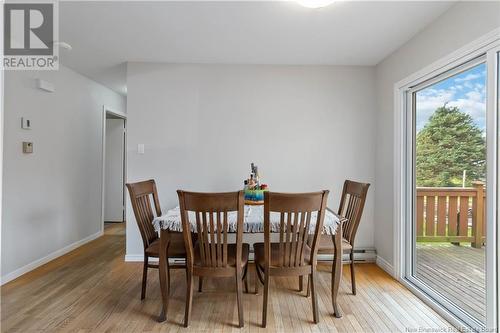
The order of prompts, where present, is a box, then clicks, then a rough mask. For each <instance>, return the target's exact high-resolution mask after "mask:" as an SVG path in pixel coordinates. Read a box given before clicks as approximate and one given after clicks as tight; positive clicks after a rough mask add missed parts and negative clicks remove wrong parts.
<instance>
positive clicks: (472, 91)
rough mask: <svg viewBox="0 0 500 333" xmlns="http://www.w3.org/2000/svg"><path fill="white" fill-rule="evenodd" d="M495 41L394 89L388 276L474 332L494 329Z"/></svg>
mask: <svg viewBox="0 0 500 333" xmlns="http://www.w3.org/2000/svg"><path fill="white" fill-rule="evenodd" d="M499 44H500V41H499V40H496V41H493V42H490V43H485V46H483V47H479V48H478V47H477V46H475V47H474V46H471V48H468V47H465V48H464V49H463V50H459V51H457V53H456V54H454V55H451V56H450V57H449V58H445V59H443V60H442V61H441V62H440V64H437V65H436V66H435V67H434V65H432V66H430V67H429V68H426V69H425V71H422V72H419V73H417V74H415V75H414V76H412V77H409V78H408V79H405V80H404V81H402V82H400V83H397V84H396V89H397V91H396V94H397V95H396V97H397V103H398V104H399V105H400V108H399V110H401V111H402V112H401V113H400V115H398V116H396V119H397V122H398V123H399V124H400V126H401V127H400V132H399V133H398V134H397V138H398V141H397V143H398V146H399V147H400V150H399V149H398V150H397V151H398V154H399V157H400V159H399V158H396V163H397V166H398V168H399V169H400V170H401V173H400V174H397V175H396V183H397V189H398V192H399V194H400V195H399V199H398V200H400V201H398V203H397V206H396V211H395V214H397V215H396V216H398V219H399V221H400V224H398V225H397V229H396V234H395V235H396V236H395V237H396V238H395V239H396V243H397V244H398V246H397V247H396V253H395V257H396V265H397V267H396V274H397V275H398V277H399V278H400V281H401V282H402V283H403V284H405V285H406V286H407V287H408V288H409V289H410V290H411V291H413V292H414V293H415V294H417V295H418V296H419V297H421V298H422V299H423V300H424V301H425V302H426V303H427V304H429V305H430V306H431V307H433V308H434V309H435V310H437V311H438V312H439V313H440V314H441V315H443V316H444V317H445V318H447V319H448V320H449V321H450V322H452V323H453V324H454V325H455V326H457V327H466V328H471V329H474V330H487V329H495V328H496V327H497V326H498V317H497V313H498V312H497V309H498V291H497V284H496V280H497V274H498V270H497V267H498V259H497V256H498V250H499V248H498V229H497V221H498V213H497V212H498V210H497V208H498V200H497V198H498V190H499V187H498V177H499V168H498V165H499V164H498V160H499V153H498V147H499V137H500V136H499V134H500V133H499V130H498V115H499V100H498V96H499V95H498V89H499V58H500V56H499V51H500V47H499ZM460 52H462V53H463V55H462V56H458V55H457V54H460ZM443 63H445V64H446V65H442V64H443ZM397 252H399V253H397Z"/></svg>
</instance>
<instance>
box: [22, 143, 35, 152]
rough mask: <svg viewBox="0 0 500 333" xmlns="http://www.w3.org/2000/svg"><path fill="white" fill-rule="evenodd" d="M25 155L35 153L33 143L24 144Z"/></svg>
mask: <svg viewBox="0 0 500 333" xmlns="http://www.w3.org/2000/svg"><path fill="white" fill-rule="evenodd" d="M23 153H25V154H32V153H33V142H26V141H24V142H23Z"/></svg>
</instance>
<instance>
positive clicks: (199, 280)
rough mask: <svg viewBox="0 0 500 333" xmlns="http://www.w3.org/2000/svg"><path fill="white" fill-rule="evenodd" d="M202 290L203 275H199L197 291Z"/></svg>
mask: <svg viewBox="0 0 500 333" xmlns="http://www.w3.org/2000/svg"><path fill="white" fill-rule="evenodd" d="M202 291H203V276H199V277H198V292H200V293H201V292H202Z"/></svg>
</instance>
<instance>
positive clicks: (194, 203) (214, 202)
mask: <svg viewBox="0 0 500 333" xmlns="http://www.w3.org/2000/svg"><path fill="white" fill-rule="evenodd" d="M177 194H178V195H179V206H180V211H181V220H182V230H183V235H184V244H185V247H186V252H187V255H186V265H187V294H186V309H185V313H184V327H188V326H189V320H190V316H191V307H192V302H193V276H198V277H199V278H200V279H202V278H203V277H216V278H218V277H234V278H235V284H236V301H237V306H238V326H239V327H243V325H244V321H243V307H242V280H243V279H244V280H245V286H246V289H247V288H248V287H247V281H246V279H247V274H246V272H247V269H248V254H249V250H250V246H249V244H244V243H243V216H244V195H243V191H239V192H229V193H195V192H185V191H180V190H179V191H177ZM229 212H237V217H236V230H229V227H230V225H229V223H230V221H229V220H228V213H229ZM193 216H194V217H193ZM190 230H193V231H195V232H196V233H197V234H198V241H196V242H194V241H193V239H192V235H191V232H190ZM231 231H233V232H234V231H235V232H236V243H228V239H227V238H228V233H229V232H231ZM247 291H248V290H247Z"/></svg>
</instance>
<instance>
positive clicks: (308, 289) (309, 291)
mask: <svg viewBox="0 0 500 333" xmlns="http://www.w3.org/2000/svg"><path fill="white" fill-rule="evenodd" d="M309 296H311V279H310V278H309V277H308V278H307V292H306V297H309Z"/></svg>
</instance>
